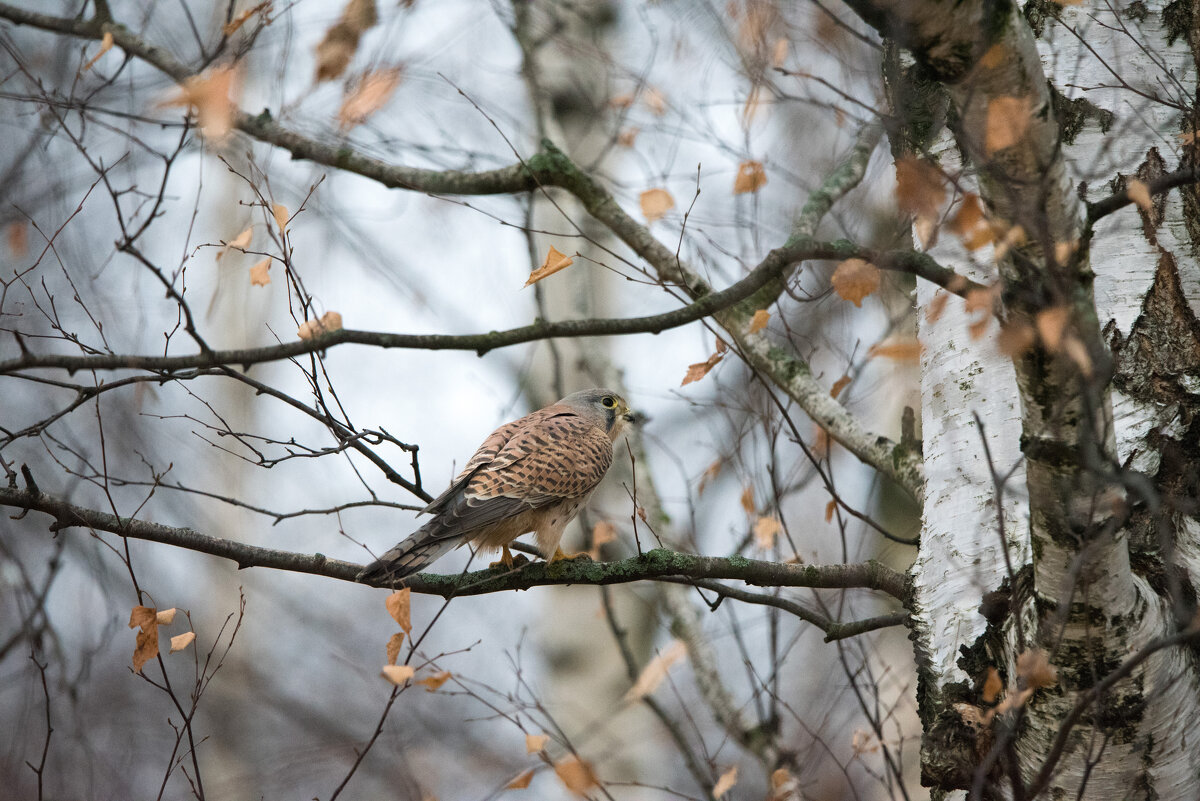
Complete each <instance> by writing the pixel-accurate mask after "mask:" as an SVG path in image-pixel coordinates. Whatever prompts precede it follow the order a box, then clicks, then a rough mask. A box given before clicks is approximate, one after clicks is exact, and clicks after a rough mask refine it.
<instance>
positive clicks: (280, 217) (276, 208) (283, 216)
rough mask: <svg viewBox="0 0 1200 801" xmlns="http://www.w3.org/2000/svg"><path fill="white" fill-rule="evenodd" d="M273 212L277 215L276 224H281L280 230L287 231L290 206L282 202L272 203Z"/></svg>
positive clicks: (273, 214) (281, 231)
mask: <svg viewBox="0 0 1200 801" xmlns="http://www.w3.org/2000/svg"><path fill="white" fill-rule="evenodd" d="M271 214H272V216H274V217H275V224H276V225H278V226H279V232H280V233H281V234H282V233H286V232H287V223H288V208H287V206H285V205H283V204H282V203H272V204H271Z"/></svg>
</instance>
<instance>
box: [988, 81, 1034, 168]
mask: <svg viewBox="0 0 1200 801" xmlns="http://www.w3.org/2000/svg"><path fill="white" fill-rule="evenodd" d="M1031 117H1032V111H1031V110H1030V108H1029V98H1027V97H1009V96H1005V97H993V98H992V99H991V100H989V101H988V108H987V122H986V123H985V124H986V126H987V130H986V134H985V139H984V148H983V149H984V151H985V152H986V153H987V154H988V155H989V156H990V155H992V154H993V153H995V152H996V151H997V150H1004V149H1005V148H1006V147H1012V146H1013V145H1015V144H1016V143H1017V142H1020V141H1021V140H1022V139H1023V138H1025V132H1026V131H1028V130H1029V122H1030V118H1031Z"/></svg>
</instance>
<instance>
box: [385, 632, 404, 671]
mask: <svg viewBox="0 0 1200 801" xmlns="http://www.w3.org/2000/svg"><path fill="white" fill-rule="evenodd" d="M402 645H404V632H403V631H397V632H396V633H395V634H393V635H392V636H391V637H389V638H388V641H387V663H388V664H389V665H394V664H396V660H398V659H399V658H400V646H402Z"/></svg>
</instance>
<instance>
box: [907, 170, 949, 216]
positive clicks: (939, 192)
mask: <svg viewBox="0 0 1200 801" xmlns="http://www.w3.org/2000/svg"><path fill="white" fill-rule="evenodd" d="M945 199H946V188H945V179H944V178H943V177H942V173H941V171H939V170H938V168H937V167H935V166H933V165H932V164H930V163H929V162H927V161H918V160H917V159H912V158H903V159H900V160H899V161H897V162H896V204H897V205H898V206H899V207H900V210H901V211H903V212H905V213H906V214H912V215H913V216H915V217H932V218H936V217H937V215H938V212H939V211H940V210H941V207H942V203H943V202H944V201H945Z"/></svg>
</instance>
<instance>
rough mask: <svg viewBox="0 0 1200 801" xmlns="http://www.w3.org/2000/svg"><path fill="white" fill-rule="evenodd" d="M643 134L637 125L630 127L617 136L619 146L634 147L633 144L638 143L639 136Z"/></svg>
mask: <svg viewBox="0 0 1200 801" xmlns="http://www.w3.org/2000/svg"><path fill="white" fill-rule="evenodd" d="M639 133H641V129H640V128H638V127H637V126H636V125H633V126H630V127H628V128H626V129H625V130H623V131H621V132H620V133H619V134H617V144H618V145H620V146H621V147H633V143H634V142H636V141H637V135H638V134H639Z"/></svg>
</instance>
